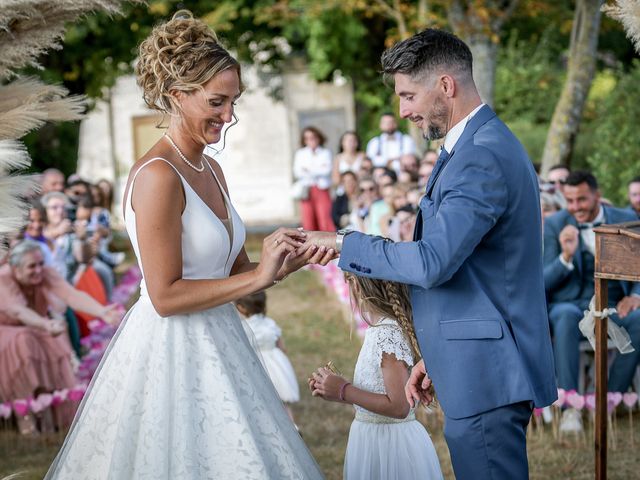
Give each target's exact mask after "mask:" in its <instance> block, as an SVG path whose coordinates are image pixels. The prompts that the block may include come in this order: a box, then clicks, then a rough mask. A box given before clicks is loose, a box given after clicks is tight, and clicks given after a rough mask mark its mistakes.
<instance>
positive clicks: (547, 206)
mask: <svg viewBox="0 0 640 480" xmlns="http://www.w3.org/2000/svg"><path fill="white" fill-rule="evenodd" d="M561 196H562V194H561V193H558V192H556V193H550V192H540V211H541V212H542V220H543V221H544V219H545V218H547V217H549V216H551V215H553V214H554V213H556V212H559V211H560V210H562V208H563V205H564V203H565V202H564V197H562V199H560V198H559V197H561Z"/></svg>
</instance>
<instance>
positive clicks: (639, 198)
mask: <svg viewBox="0 0 640 480" xmlns="http://www.w3.org/2000/svg"><path fill="white" fill-rule="evenodd" d="M627 195H628V197H629V206H628V207H627V210H630V211H631V212H632V213H634V214H635V215H636V217H638V218H640V177H635V178H634V179H633V180H631V181H630V182H629V189H628V191H627Z"/></svg>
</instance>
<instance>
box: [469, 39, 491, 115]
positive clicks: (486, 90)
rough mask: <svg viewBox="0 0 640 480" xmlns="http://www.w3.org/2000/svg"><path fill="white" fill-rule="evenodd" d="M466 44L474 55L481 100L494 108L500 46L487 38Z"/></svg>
mask: <svg viewBox="0 0 640 480" xmlns="http://www.w3.org/2000/svg"><path fill="white" fill-rule="evenodd" d="M466 42H467V45H469V49H470V50H471V54H472V55H473V80H474V81H475V83H476V87H477V88H478V93H479V94H480V98H481V99H482V101H483V102H484V103H486V104H487V105H490V106H493V93H494V87H495V78H496V64H497V59H498V45H497V44H496V43H494V42H492V41H491V39H490V38H488V37H486V36H485V37H482V36H476V37H475V38H470V39H467V40H466Z"/></svg>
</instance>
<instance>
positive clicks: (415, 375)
mask: <svg viewBox="0 0 640 480" xmlns="http://www.w3.org/2000/svg"><path fill="white" fill-rule="evenodd" d="M404 394H405V396H406V397H407V402H409V405H411V408H414V407H415V406H416V400H417V401H418V402H422V403H424V404H425V405H429V404H430V403H431V402H432V401H433V390H432V389H431V379H430V378H429V375H427V369H426V367H425V365H424V360H420V361H419V362H418V363H416V364H415V365H414V367H413V368H412V369H411V375H410V376H409V380H408V381H407V384H406V385H405V387H404Z"/></svg>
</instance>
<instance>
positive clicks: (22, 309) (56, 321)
mask: <svg viewBox="0 0 640 480" xmlns="http://www.w3.org/2000/svg"><path fill="white" fill-rule="evenodd" d="M67 305H69V306H71V307H72V308H75V309H77V310H80V311H83V312H87V313H89V314H91V315H93V316H94V317H98V318H102V319H104V320H105V321H107V322H116V321H118V320H119V318H120V314H119V313H118V311H117V310H116V309H115V306H106V307H105V306H102V305H99V304H98V303H97V302H96V301H95V300H93V299H92V298H91V297H89V296H88V295H86V294H84V293H82V292H78V291H77V290H75V289H74V288H73V287H71V285H69V284H68V283H67V282H66V281H65V280H64V278H62V277H61V276H60V275H59V274H58V273H56V271H55V270H54V269H52V268H51V267H47V266H45V265H44V259H43V255H42V250H41V248H40V245H39V244H38V243H37V242H34V241H32V240H23V241H22V242H20V243H18V244H16V245H15V246H14V247H13V248H12V249H11V251H10V252H9V258H8V264H6V265H3V266H2V267H0V401H11V400H15V399H21V398H28V397H33V396H36V395H38V394H39V393H45V392H51V391H54V390H58V389H63V388H70V387H73V386H74V385H75V383H76V379H75V377H74V374H73V370H72V368H71V345H70V344H69V339H68V337H67V335H61V334H62V333H64V332H65V331H66V322H65V320H64V319H63V318H62V312H64V311H65V309H66V306H67ZM59 407H60V408H58V410H57V411H56V412H54V413H55V414H56V423H57V424H58V426H59V427H64V426H66V425H67V424H68V423H69V422H70V420H71V419H72V416H73V411H72V409H71V408H69V404H63V405H61V406H59ZM17 420H18V426H19V429H20V431H21V432H22V433H33V432H34V431H35V419H34V418H33V417H32V416H30V415H27V416H26V417H23V418H19V419H17Z"/></svg>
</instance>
